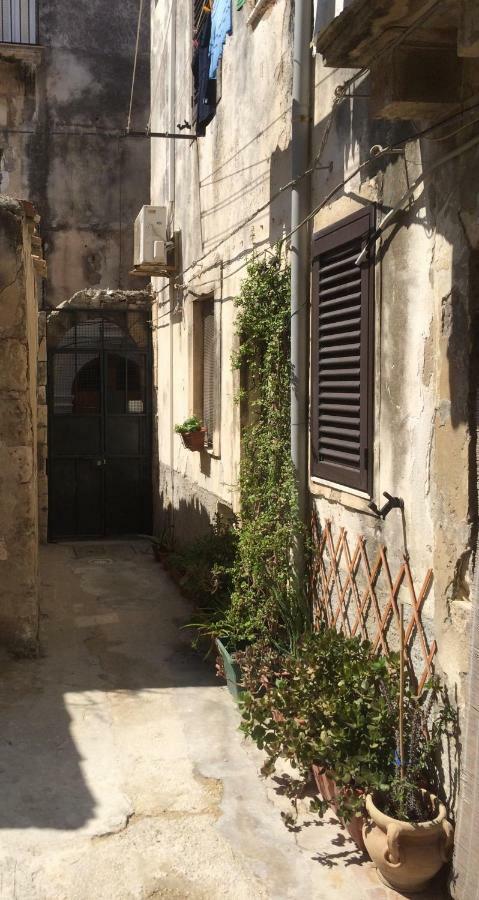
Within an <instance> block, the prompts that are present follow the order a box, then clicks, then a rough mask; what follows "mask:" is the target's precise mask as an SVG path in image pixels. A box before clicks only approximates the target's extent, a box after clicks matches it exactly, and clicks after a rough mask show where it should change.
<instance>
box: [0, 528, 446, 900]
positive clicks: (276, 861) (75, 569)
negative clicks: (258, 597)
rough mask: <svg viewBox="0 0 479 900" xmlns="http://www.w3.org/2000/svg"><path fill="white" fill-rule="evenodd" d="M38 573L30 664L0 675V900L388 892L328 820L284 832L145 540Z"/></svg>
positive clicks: (336, 899)
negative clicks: (38, 619) (37, 648)
mask: <svg viewBox="0 0 479 900" xmlns="http://www.w3.org/2000/svg"><path fill="white" fill-rule="evenodd" d="M42 570H43V589H42V590H43V599H42V635H43V656H42V658H40V659H38V660H17V661H11V660H9V659H7V658H4V659H3V660H2V663H1V666H2V672H1V686H0V702H1V722H2V727H1V737H0V796H1V798H2V802H1V804H0V827H1V844H0V847H1V850H0V856H1V858H0V898H1V900H14V898H15V900H113V898H114V900H130V898H135V900H136V898H153V897H167V898H179V900H183V898H190V897H191V898H234V900H242V898H248V900H253V898H277V900H280V898H281V900H282V898H305V900H308V898H314V900H316V898H318V900H320V898H321V900H322V898H331V900H347V898H349V897H354V898H355V900H389V898H392V897H394V896H396V895H394V894H393V892H391V891H387V890H386V889H385V888H383V887H382V886H381V885H380V884H379V882H378V881H377V880H376V877H375V875H374V873H373V871H372V870H371V868H370V866H369V865H368V864H364V862H363V860H362V857H361V856H360V854H358V853H357V852H356V851H355V848H354V846H353V845H352V844H351V843H350V842H349V840H346V838H345V837H344V834H343V833H342V832H341V831H340V829H339V827H338V824H337V822H335V821H334V819H332V818H331V817H326V820H325V822H324V823H321V822H320V821H319V820H318V819H317V818H315V817H312V816H311V817H310V819H309V826H308V823H306V825H305V827H303V828H301V829H300V830H299V831H297V832H296V833H294V832H289V831H288V830H287V829H286V828H285V826H284V825H283V823H282V820H281V815H280V812H281V804H282V803H283V804H284V799H282V798H281V796H280V794H279V793H277V792H276V791H275V789H274V787H275V785H274V782H272V781H269V783H265V782H264V781H263V780H261V779H260V778H259V777H258V768H259V764H260V762H261V759H260V756H259V754H258V753H257V752H256V750H253V749H252V748H251V747H249V746H246V744H245V743H244V742H243V741H242V739H241V735H240V734H239V732H238V731H237V721H238V720H237V711H236V709H235V707H234V705H233V703H232V701H231V699H230V697H229V694H228V692H227V690H226V688H224V687H222V686H221V685H220V684H219V683H218V681H217V680H216V679H215V678H214V673H213V672H212V670H211V667H208V666H206V665H205V664H204V663H203V662H202V661H201V659H199V658H198V657H197V656H196V655H195V654H194V653H192V651H191V650H190V649H189V647H188V635H187V633H186V632H185V631H182V630H181V629H180V625H181V623H182V622H183V621H184V620H185V618H186V617H187V614H188V608H187V605H186V603H185V601H184V600H183V599H182V598H181V596H180V595H179V594H178V591H177V590H176V588H175V587H174V586H173V585H172V583H171V582H170V580H169V578H168V576H167V575H166V574H165V573H164V572H163V571H162V569H161V568H160V566H159V565H158V564H157V563H156V562H155V561H154V560H153V558H152V556H151V552H150V549H149V547H148V545H147V544H146V543H140V542H135V543H103V544H75V545H71V546H68V545H56V546H55V545H50V546H48V547H47V548H45V549H44V551H43V559H42ZM359 863H362V864H361V865H359ZM435 897H438V894H437V893H436V894H435Z"/></svg>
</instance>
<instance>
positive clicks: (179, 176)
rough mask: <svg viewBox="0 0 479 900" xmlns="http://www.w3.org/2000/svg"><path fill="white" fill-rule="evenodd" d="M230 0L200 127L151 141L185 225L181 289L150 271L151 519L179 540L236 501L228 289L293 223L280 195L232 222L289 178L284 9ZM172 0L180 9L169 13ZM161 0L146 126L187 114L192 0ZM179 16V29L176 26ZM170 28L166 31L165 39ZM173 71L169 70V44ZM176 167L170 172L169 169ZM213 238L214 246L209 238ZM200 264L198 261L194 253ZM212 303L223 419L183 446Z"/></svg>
mask: <svg viewBox="0 0 479 900" xmlns="http://www.w3.org/2000/svg"><path fill="white" fill-rule="evenodd" d="M232 5H233V32H232V35H231V36H230V37H228V38H227V40H226V44H225V47H224V52H223V64H222V96H221V100H220V102H219V103H218V106H217V110H216V115H215V117H214V119H213V121H212V122H211V123H210V124H209V125H208V127H207V129H206V135H205V136H204V137H200V138H199V139H198V140H197V141H196V142H189V141H175V142H173V145H172V146H171V145H170V144H169V143H168V142H166V141H153V142H152V202H153V203H155V204H159V205H166V206H168V205H169V207H170V216H171V225H172V228H174V230H178V231H180V232H181V254H182V270H183V273H184V275H183V276H182V278H181V279H180V282H181V286H180V287H179V288H178V289H177V290H171V289H170V287H169V286H168V284H167V283H166V282H164V281H163V280H162V279H155V280H154V287H155V289H156V290H157V291H158V300H157V303H156V304H155V305H154V313H153V319H154V345H155V360H156V361H155V367H156V375H155V377H156V382H157V392H158V393H157V403H158V410H157V413H158V438H157V445H158V458H159V469H158V484H157V496H156V500H157V527H158V529H160V528H162V527H164V526H168V525H169V526H171V525H173V526H174V532H175V536H176V538H178V539H179V540H182V539H187V538H190V537H192V536H193V535H194V534H195V533H197V532H198V531H200V530H202V529H203V528H204V527H205V526H206V525H207V524H208V523H209V522H210V521H212V519H213V518H214V516H215V514H216V511H217V509H218V504H226V505H227V506H229V507H233V508H236V504H237V479H238V462H239V410H238V407H237V405H236V404H235V402H234V396H235V394H236V393H237V389H238V385H237V383H236V377H234V376H233V373H232V370H231V352H232V349H233V345H234V341H235V337H234V298H235V297H236V296H237V294H238V292H239V288H240V284H241V280H242V279H243V278H244V275H245V272H246V270H245V268H244V263H245V262H246V259H247V256H248V255H249V254H250V253H251V250H252V248H253V247H256V248H258V249H263V248H265V247H269V246H271V244H272V243H274V242H275V241H276V240H277V239H279V238H280V237H281V236H282V234H283V229H284V228H285V227H287V225H288V221H289V198H288V197H287V193H286V194H285V195H282V196H281V197H279V198H277V199H276V200H275V201H274V202H273V203H272V205H271V207H270V208H267V209H266V210H265V211H264V213H263V214H261V215H259V216H258V217H257V218H256V219H255V221H254V223H253V225H251V224H247V225H245V226H244V227H241V228H239V230H238V231H237V232H236V233H234V234H233V233H232V232H233V231H234V230H235V229H237V227H238V225H240V224H241V222H242V221H243V220H244V219H245V218H247V217H248V216H249V215H250V214H251V213H253V212H254V211H255V210H256V209H257V208H258V207H260V206H261V205H262V204H264V203H265V202H266V201H267V200H268V199H270V198H271V196H272V194H273V193H274V192H275V191H276V190H277V189H278V188H279V187H280V186H281V185H282V184H284V183H285V182H287V181H288V180H289V177H290V176H289V150H288V148H289V141H290V115H289V108H290V97H291V54H290V52H289V48H290V41H291V9H290V4H289V3H284V2H281V3H275V4H272V5H271V6H270V7H269V9H267V10H266V12H265V13H264V15H263V17H262V18H260V19H259V21H258V22H257V24H256V26H255V27H252V26H251V25H249V24H247V19H248V15H249V12H250V7H249V6H245V7H244V8H243V9H242V10H240V11H238V10H236V8H235V4H232ZM175 8H176V14H175V12H174V10H175ZM183 13H184V10H183V6H182V5H181V6H180V4H178V5H176V4H174V3H172V2H171V0H169V2H168V3H164V4H163V3H158V4H156V7H155V8H154V10H153V18H152V83H151V93H152V130H155V129H158V130H159V129H160V128H165V127H168V126H172V127H173V129H175V128H176V123H177V122H182V121H183V120H184V119H186V120H187V121H191V94H192V75H191V56H192V48H191V34H192V23H191V21H190V15H191V4H190V5H189V6H188V7H187V15H186V16H184V14H183ZM175 21H176V38H175V36H174V34H175ZM172 36H173V37H172ZM172 39H173V40H174V41H175V44H176V69H175V76H174V77H173V78H170V76H169V75H168V77H166V73H169V71H170V70H169V65H170V58H171V41H172ZM174 167H175V169H174ZM218 244H220V246H218V248H217V249H215V248H216V246H217V245H218ZM197 260H198V261H199V262H198V264H195V261H197ZM210 293H212V294H213V296H214V301H215V324H216V334H217V346H216V353H217V357H218V379H219V380H220V391H219V393H220V404H219V405H220V413H219V420H220V421H219V427H218V429H217V433H216V434H215V438H214V442H213V449H212V450H211V451H208V452H202V453H201V454H200V453H191V452H189V451H188V450H185V449H184V448H183V446H182V443H181V439H180V437H179V436H178V435H175V434H174V426H175V424H176V423H178V422H182V421H183V420H184V419H185V418H186V417H187V416H188V415H190V414H191V413H192V412H194V411H195V409H194V393H195V391H194V379H195V376H194V351H193V348H194V338H195V310H194V304H195V303H196V304H198V303H200V302H201V300H199V299H198V297H201V296H205V295H208V294H210Z"/></svg>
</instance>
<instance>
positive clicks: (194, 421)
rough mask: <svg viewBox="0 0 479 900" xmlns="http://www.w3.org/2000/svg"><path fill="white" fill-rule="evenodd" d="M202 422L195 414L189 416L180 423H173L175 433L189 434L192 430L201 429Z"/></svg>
mask: <svg viewBox="0 0 479 900" xmlns="http://www.w3.org/2000/svg"><path fill="white" fill-rule="evenodd" d="M202 427H203V426H202V422H201V421H200V419H198V418H197V417H196V416H190V417H189V418H188V419H185V421H184V422H183V423H182V424H181V425H175V431H176V433H177V434H191V433H192V432H193V431H201V428H202Z"/></svg>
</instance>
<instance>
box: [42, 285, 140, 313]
mask: <svg viewBox="0 0 479 900" xmlns="http://www.w3.org/2000/svg"><path fill="white" fill-rule="evenodd" d="M153 299H154V295H153V293H152V292H151V291H150V290H149V289H148V288H145V289H144V290H139V291H122V290H119V289H117V288H115V289H112V290H109V289H97V288H86V289H85V290H83V291H77V293H76V294H73V297H70V299H69V300H65V301H64V302H63V303H60V304H59V306H57V307H56V309H118V310H120V309H149V308H150V306H151V304H152V302H153Z"/></svg>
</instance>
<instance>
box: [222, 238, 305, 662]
mask: <svg viewBox="0 0 479 900" xmlns="http://www.w3.org/2000/svg"><path fill="white" fill-rule="evenodd" d="M236 305H237V308H238V318H237V331H238V335H239V338H240V347H239V350H238V351H237V353H236V354H235V356H234V359H233V365H234V366H235V367H236V368H237V369H238V370H240V371H241V372H242V374H243V376H244V378H243V380H246V382H247V386H246V387H245V388H244V389H243V390H242V391H241V394H240V398H239V399H240V400H242V401H247V403H248V420H249V424H248V425H247V427H246V428H245V429H244V432H243V438H242V456H241V467H240V495H241V528H240V532H239V541H238V556H237V560H236V564H235V570H234V589H233V593H232V597H231V604H230V606H229V608H228V610H227V612H226V615H225V616H224V618H223V620H222V622H221V628H222V634H223V636H225V637H226V638H227V639H228V640H229V646H230V647H231V646H238V645H240V646H241V645H242V644H244V643H249V642H251V641H254V640H256V639H258V638H264V637H266V636H268V635H269V636H272V637H273V639H274V638H275V637H278V636H279V635H280V634H281V632H282V630H283V628H284V625H283V623H284V622H285V620H288V621H289V622H290V624H291V623H292V618H293V609H294V616H296V614H297V612H298V610H299V609H300V608H301V607H303V609H304V607H305V604H306V602H307V601H306V599H305V598H304V597H303V596H302V589H301V586H299V585H298V583H297V581H296V579H295V576H294V565H293V559H292V548H293V546H294V544H295V541H298V540H299V541H300V542H301V543H302V544H304V543H305V540H304V538H305V535H304V528H303V525H302V523H301V521H300V517H299V514H298V507H297V490H296V483H295V477H294V473H293V468H292V464H291V457H290V386H291V364H290V270H289V268H288V267H287V266H285V265H284V264H283V262H282V260H281V257H280V255H279V253H275V254H273V255H272V256H270V257H269V258H268V259H254V260H253V262H251V263H250V265H249V266H248V273H247V277H246V279H245V280H244V281H243V284H242V288H241V293H240V296H239V298H238V299H237V301H236ZM296 627H297V626H296Z"/></svg>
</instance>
